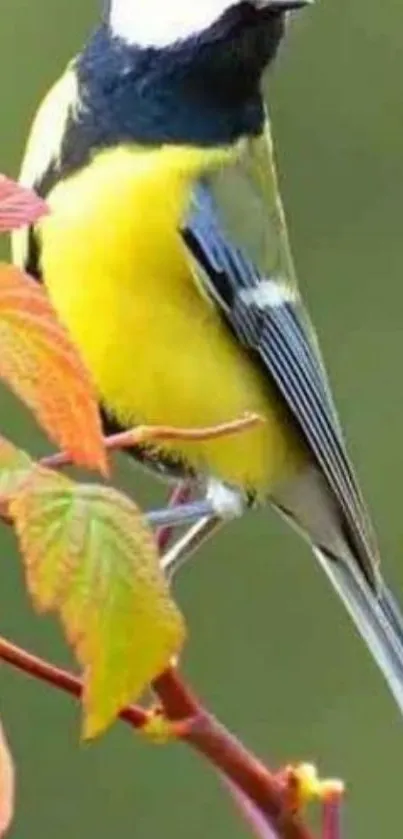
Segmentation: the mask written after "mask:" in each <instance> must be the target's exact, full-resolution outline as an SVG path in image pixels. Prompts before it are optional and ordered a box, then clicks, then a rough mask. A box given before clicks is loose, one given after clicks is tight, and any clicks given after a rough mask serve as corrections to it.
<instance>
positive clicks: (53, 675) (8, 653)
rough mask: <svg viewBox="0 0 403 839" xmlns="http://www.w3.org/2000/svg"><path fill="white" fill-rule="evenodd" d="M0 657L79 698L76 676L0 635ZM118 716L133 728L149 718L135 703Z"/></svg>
mask: <svg viewBox="0 0 403 839" xmlns="http://www.w3.org/2000/svg"><path fill="white" fill-rule="evenodd" d="M0 659H2V660H3V661H6V662H7V663H8V664H11V665H12V667H15V668H16V669H17V670H21V671H22V672H23V673H27V674H28V675H29V676H33V677H34V678H35V679H39V680H40V681H41V682H46V683H47V684H48V685H52V687H55V688H58V689H59V690H63V691H65V693H69V694H71V696H75V697H76V698H77V699H80V698H81V694H82V683H81V680H80V679H78V678H77V676H73V674H72V673H68V672H67V671H66V670H62V669H61V668H60V667H55V666H54V665H53V664H49V662H47V661H44V660H43V659H42V658H38V657H37V656H35V655H32V654H31V653H28V652H27V651H26V650H23V649H22V648H21V647H17V646H16V645H15V644H12V643H11V642H10V641H7V639H6V638H1V637H0ZM119 716H120V718H121V719H122V720H125V722H128V723H130V725H132V726H133V727H134V728H142V727H143V726H144V725H146V723H147V722H148V720H149V714H148V713H147V711H144V709H143V708H139V707H138V706H137V705H130V706H128V707H127V708H124V709H123V711H121V713H120V715H119Z"/></svg>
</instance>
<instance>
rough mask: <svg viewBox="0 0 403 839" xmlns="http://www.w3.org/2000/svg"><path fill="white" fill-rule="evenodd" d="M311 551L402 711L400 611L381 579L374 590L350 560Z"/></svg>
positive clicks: (402, 615)
mask: <svg viewBox="0 0 403 839" xmlns="http://www.w3.org/2000/svg"><path fill="white" fill-rule="evenodd" d="M313 550H314V553H315V556H316V557H317V559H318V560H319V562H320V564H321V566H322V568H323V570H324V571H325V573H326V574H327V576H328V577H329V579H330V581H331V583H332V585H333V586H334V588H335V589H336V591H337V593H338V594H339V596H340V598H341V599H342V601H343V603H344V604H345V606H346V608H347V610H348V611H349V613H350V615H351V617H352V619H353V621H354V623H355V625H356V627H357V629H358V631H359V632H360V634H361V635H362V637H363V639H364V641H365V643H366V644H367V646H368V648H369V650H370V652H371V653H372V655H373V657H374V659H375V661H376V663H377V664H378V667H379V669H380V670H381V672H382V673H383V675H384V677H385V679H386V681H387V683H388V685H389V688H390V690H391V692H392V694H393V696H394V697H395V699H396V702H397V704H398V706H399V708H400V711H401V713H402V714H403V612H401V610H400V607H399V605H398V603H397V601H396V599H395V598H394V596H393V594H392V592H391V591H390V589H389V588H388V587H387V586H386V584H385V583H384V581H383V579H382V578H381V577H380V578H379V586H378V592H375V591H374V590H373V589H372V588H371V586H370V584H369V582H368V581H367V580H366V579H365V577H364V576H363V574H362V573H361V571H360V569H359V568H358V567H357V566H356V565H355V564H354V563H353V562H346V561H344V560H333V559H329V558H328V557H327V556H326V554H324V553H323V552H322V551H321V550H320V549H318V548H314V549H313Z"/></svg>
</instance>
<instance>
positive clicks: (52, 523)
mask: <svg viewBox="0 0 403 839" xmlns="http://www.w3.org/2000/svg"><path fill="white" fill-rule="evenodd" d="M11 514H12V516H13V518H14V521H15V526H16V530H17V533H18V536H19V539H20V544H21V547H22V551H23V554H24V557H25V563H26V570H27V580H28V587H29V590H30V592H31V594H32V597H33V600H34V602H35V604H36V605H37V607H38V608H39V609H40V610H43V611H48V610H57V612H58V613H59V614H60V616H61V619H62V623H63V626H64V628H65V631H66V635H67V637H68V639H69V640H70V642H71V644H72V646H73V647H74V649H75V651H76V655H77V658H78V661H79V662H80V665H81V666H82V667H83V669H84V695H83V701H84V736H86V737H93V736H95V735H96V734H98V733H100V732H101V731H102V730H103V729H105V728H106V727H107V726H108V725H109V724H110V723H111V722H112V721H113V720H114V718H115V717H116V716H117V714H118V712H119V711H120V710H121V709H122V708H123V707H124V706H125V705H126V704H128V703H129V702H130V701H133V700H135V699H136V698H137V697H138V696H139V695H140V694H141V693H142V691H143V690H144V688H145V687H146V686H147V685H148V684H149V683H150V681H151V680H152V679H153V678H154V677H155V676H157V675H158V674H160V673H161V672H162V671H163V670H164V669H165V668H166V666H167V665H168V664H169V662H170V660H171V658H172V656H173V655H175V654H177V653H178V652H179V650H180V648H181V645H182V643H183V639H184V634H185V630H184V622H183V619H182V616H181V614H180V612H179V611H178V609H177V607H176V605H175V604H174V602H173V601H172V600H171V598H170V595H169V589H168V586H167V583H166V581H165V579H164V577H163V575H162V573H161V571H160V568H159V559H158V554H157V550H156V545H155V541H154V538H153V536H152V533H151V532H150V531H149V529H148V527H147V524H146V522H145V519H144V516H143V515H142V514H141V512H140V511H139V510H138V508H137V507H136V506H135V504H134V503H133V502H132V501H130V500H129V499H127V498H126V497H125V496H123V495H121V494H120V493H118V492H116V491H115V490H113V489H108V488H105V487H101V486H96V485H79V484H75V483H73V482H72V481H70V480H68V479H67V478H65V477H63V476H61V475H57V474H55V473H53V472H51V471H45V470H43V469H41V470H38V471H37V472H36V473H33V474H32V477H31V478H30V479H28V481H27V482H26V483H25V484H24V487H23V489H22V491H21V492H20V493H18V495H17V496H16V498H15V500H14V501H13V503H12V505H11Z"/></svg>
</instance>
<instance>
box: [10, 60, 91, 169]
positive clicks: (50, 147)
mask: <svg viewBox="0 0 403 839" xmlns="http://www.w3.org/2000/svg"><path fill="white" fill-rule="evenodd" d="M78 104H79V102H78V84H77V77H76V74H75V72H74V70H72V69H68V70H66V72H65V73H64V75H63V76H62V77H61V78H60V79H59V80H58V81H57V82H56V84H54V85H53V87H52V88H51V89H50V91H49V93H48V94H47V95H46V96H45V98H44V100H43V102H42V104H41V106H40V108H39V110H38V112H37V114H36V117H35V119H34V123H33V126H32V129H31V134H30V137H29V140H28V145H27V148H26V151H25V158H24V162H23V165H22V169H21V174H20V181H21V183H23V184H24V186H33V185H34V184H35V183H36V182H37V181H38V180H40V178H41V176H42V175H43V174H44V172H46V170H47V169H48V168H49V166H51V164H52V163H54V162H57V160H58V158H59V155H60V152H61V146H62V141H63V137H64V132H65V128H66V123H67V118H68V115H69V112H70V111H71V110H74V108H76V107H77V108H78Z"/></svg>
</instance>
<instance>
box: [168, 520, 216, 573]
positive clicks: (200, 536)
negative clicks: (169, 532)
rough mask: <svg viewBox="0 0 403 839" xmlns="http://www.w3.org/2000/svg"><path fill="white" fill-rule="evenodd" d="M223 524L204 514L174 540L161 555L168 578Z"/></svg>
mask: <svg viewBox="0 0 403 839" xmlns="http://www.w3.org/2000/svg"><path fill="white" fill-rule="evenodd" d="M223 524H224V519H221V518H218V517H217V516H204V517H203V518H201V519H199V521H197V522H196V524H194V525H193V526H192V527H190V528H189V529H188V530H187V531H186V533H184V534H183V536H181V537H180V538H179V539H177V540H176V542H174V544H173V545H172V547H171V548H170V549H169V550H168V551H166V552H165V553H164V554H163V556H162V557H161V568H162V570H163V571H164V573H165V574H166V576H167V577H168V578H169V579H172V577H173V576H174V574H176V572H177V571H179V569H180V568H181V567H182V566H183V565H184V564H185V563H186V562H187V561H188V559H190V558H191V557H192V556H193V554H194V553H195V551H197V550H198V549H199V548H200V546H201V545H203V544H204V542H207V540H208V539H210V538H211V537H212V536H214V535H215V534H216V533H217V532H218V531H219V530H220V528H221V527H222V526H223Z"/></svg>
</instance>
